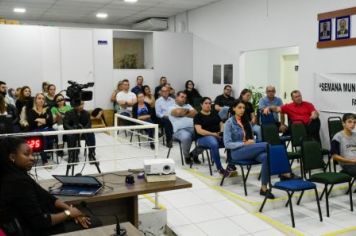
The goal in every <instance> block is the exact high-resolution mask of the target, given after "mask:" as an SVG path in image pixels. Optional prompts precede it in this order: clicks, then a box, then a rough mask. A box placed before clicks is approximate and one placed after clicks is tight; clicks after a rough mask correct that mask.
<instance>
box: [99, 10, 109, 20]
mask: <svg viewBox="0 0 356 236" xmlns="http://www.w3.org/2000/svg"><path fill="white" fill-rule="evenodd" d="M96 17H97V18H101V19H104V18H107V17H108V14H107V13H103V12H99V13H97V14H96Z"/></svg>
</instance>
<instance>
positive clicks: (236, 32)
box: [189, 0, 356, 100]
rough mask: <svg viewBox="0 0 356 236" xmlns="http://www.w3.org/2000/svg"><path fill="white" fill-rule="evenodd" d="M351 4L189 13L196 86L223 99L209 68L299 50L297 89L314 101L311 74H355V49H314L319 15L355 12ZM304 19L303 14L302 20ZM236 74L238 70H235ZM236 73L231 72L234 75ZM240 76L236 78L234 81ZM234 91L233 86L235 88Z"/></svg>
mask: <svg viewBox="0 0 356 236" xmlns="http://www.w3.org/2000/svg"><path fill="white" fill-rule="evenodd" d="M355 4H356V1H355V0H339V1H332V0H315V1H308V0H299V1H292V0H269V1H268V9H267V7H266V6H267V4H266V1H261V0H224V1H220V2H217V3H215V4H211V5H208V6H206V7H203V8H199V9H196V10H193V11H190V12H189V30H190V32H191V33H193V35H194V53H193V57H194V71H193V74H194V80H195V81H196V82H197V83H200V82H205V81H206V79H207V78H208V81H209V83H210V84H209V85H207V86H203V87H202V88H201V90H202V91H201V92H202V93H203V94H204V93H205V94H212V91H211V89H213V94H214V95H215V94H219V93H221V90H220V89H221V86H220V87H217V86H215V85H212V84H211V83H212V82H211V81H212V70H211V67H212V65H213V64H224V63H226V62H227V61H228V62H230V63H236V64H237V65H239V56H240V54H241V52H244V51H248V50H257V49H267V48H276V47H287V46H299V48H300V67H299V69H300V70H299V77H300V81H301V83H300V89H301V90H302V91H303V94H304V97H305V99H308V100H311V99H313V94H312V90H310V89H309V88H310V87H311V85H312V79H313V73H314V72H318V73H319V72H329V73H332V72H335V73H337V72H355V70H356V67H355V66H354V62H355V59H356V47H355V46H353V47H339V48H331V49H317V48H316V41H317V31H318V22H317V14H318V13H321V12H326V11H332V10H337V9H342V8H346V7H353V6H355ZM301 13H302V14H301ZM237 68H238V67H237ZM237 68H236V67H235V72H236V69H237ZM238 75H239V73H234V79H237V80H235V81H239V78H236V77H237V76H238ZM234 87H235V88H236V86H234Z"/></svg>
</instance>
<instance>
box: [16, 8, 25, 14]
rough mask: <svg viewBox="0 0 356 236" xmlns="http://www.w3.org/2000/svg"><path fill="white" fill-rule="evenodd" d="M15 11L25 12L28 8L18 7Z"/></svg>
mask: <svg viewBox="0 0 356 236" xmlns="http://www.w3.org/2000/svg"><path fill="white" fill-rule="evenodd" d="M14 12H16V13H25V12H26V9H25V8H19V7H17V8H14Z"/></svg>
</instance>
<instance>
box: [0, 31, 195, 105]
mask: <svg viewBox="0 0 356 236" xmlns="http://www.w3.org/2000/svg"><path fill="white" fill-rule="evenodd" d="M146 38H147V42H148V43H150V44H151V48H150V49H149V50H150V51H151V56H150V59H149V61H150V62H149V64H150V68H153V69H148V70H114V69H113V45H112V43H113V30H111V29H83V28H57V27H45V26H23V25H0V55H1V56H0V80H3V81H5V82H7V84H8V86H9V87H13V88H16V87H19V86H23V85H29V86H30V87H31V88H32V90H33V94H34V93H37V92H39V91H41V84H42V82H43V81H49V82H51V83H54V84H55V85H56V86H57V91H60V90H62V89H65V88H66V87H67V86H68V83H67V80H75V81H77V82H81V83H85V82H92V81H93V82H95V86H94V88H93V89H92V90H93V91H94V100H93V101H92V102H89V103H88V105H87V108H89V109H90V108H93V107H102V108H112V104H111V103H110V96H111V93H112V91H113V90H114V88H115V87H116V84H117V81H118V80H122V79H124V78H127V79H129V80H130V81H131V85H134V84H135V81H136V77H137V76H138V75H143V76H144V78H145V84H148V85H150V86H151V87H152V88H154V87H155V86H156V85H158V81H159V78H160V77H161V76H162V75H165V76H166V77H167V78H168V81H169V82H171V83H172V85H173V86H174V88H176V89H177V90H180V89H182V88H183V85H184V83H185V81H186V80H188V79H192V77H193V67H192V65H193V60H192V47H193V46H192V44H193V40H192V36H191V34H174V33H170V32H157V33H156V32H154V33H153V35H152V33H148V34H147V37H146ZM98 40H101V41H107V44H101V45H99V44H98ZM152 45H153V46H152Z"/></svg>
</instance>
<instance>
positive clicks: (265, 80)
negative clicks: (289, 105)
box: [237, 47, 299, 103]
mask: <svg viewBox="0 0 356 236" xmlns="http://www.w3.org/2000/svg"><path fill="white" fill-rule="evenodd" d="M298 70H299V47H284V48H272V49H261V50H253V51H246V52H243V53H242V54H241V57H240V83H239V84H240V86H243V87H240V90H241V89H243V88H246V87H254V88H261V92H262V93H263V95H265V87H266V86H267V85H273V86H275V87H276V96H277V97H280V98H281V99H282V100H283V102H284V103H286V102H290V101H291V99H290V92H291V91H293V90H296V89H298ZM237 94H239V91H238V92H237Z"/></svg>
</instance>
